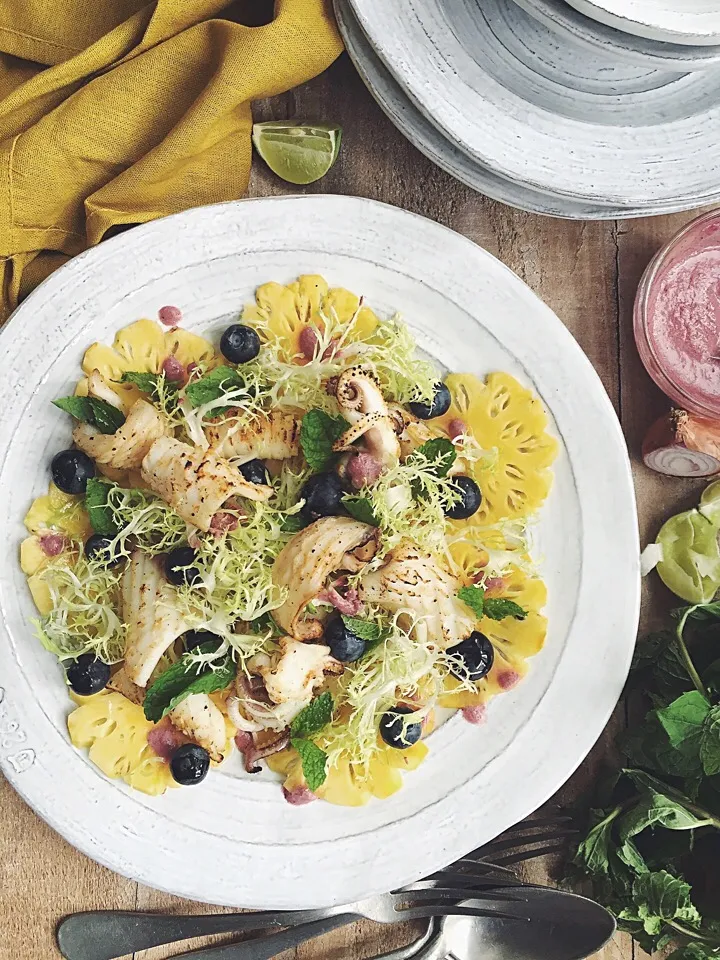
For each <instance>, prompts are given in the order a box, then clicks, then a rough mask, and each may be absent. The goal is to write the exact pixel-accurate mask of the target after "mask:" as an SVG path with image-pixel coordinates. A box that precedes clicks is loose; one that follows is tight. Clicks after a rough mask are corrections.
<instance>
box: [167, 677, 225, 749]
mask: <svg viewBox="0 0 720 960" xmlns="http://www.w3.org/2000/svg"><path fill="white" fill-rule="evenodd" d="M168 718H169V720H170V722H171V723H172V725H173V726H174V727H177V729H178V730H180V731H181V733H184V734H185V736H186V737H190V739H191V740H192V741H193V742H194V743H197V744H199V745H200V746H201V747H205V749H206V750H207V752H208V753H209V754H210V759H211V760H215V761H216V762H217V763H220V762H221V761H222V760H223V759H224V755H225V747H226V744H227V732H226V729H225V717H224V716H223V713H222V711H221V710H220V709H219V708H218V707H217V706H216V705H215V704H214V703H213V702H212V700H211V699H210V697H209V696H208V695H207V694H206V693H192V694H190V696H189V697H186V698H185V699H184V700H182V701H181V702H180V703H179V704H178V705H177V706H176V707H175V709H174V710H171V711H170V713H169V714H168Z"/></svg>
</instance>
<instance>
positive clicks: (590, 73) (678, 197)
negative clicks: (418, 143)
mask: <svg viewBox="0 0 720 960" xmlns="http://www.w3.org/2000/svg"><path fill="white" fill-rule="evenodd" d="M350 5H351V7H352V9H353V12H354V13H355V14H356V16H357V19H358V21H359V23H360V25H361V26H362V29H363V31H364V32H365V34H366V35H367V36H368V38H369V40H370V42H371V43H372V45H373V47H374V49H375V51H376V53H377V54H378V55H379V56H380V58H381V59H382V60H383V62H384V63H385V66H386V67H387V68H388V69H390V71H391V72H392V73H393V75H394V76H395V78H396V79H397V80H398V82H399V83H400V84H401V86H402V87H403V88H404V90H405V92H406V93H407V94H408V95H409V96H410V98H411V99H412V100H413V101H414V102H415V103H416V104H417V106H418V107H419V108H420V110H421V111H422V112H423V113H424V114H425V116H426V117H427V118H428V119H429V120H431V122H433V123H434V124H435V125H436V126H437V127H438V128H439V129H440V130H441V131H442V133H443V134H444V135H445V137H446V138H447V139H448V140H450V141H451V142H452V143H454V144H456V145H457V146H458V147H459V148H460V149H461V150H463V151H464V152H466V153H468V154H469V155H470V156H471V157H472V158H473V159H475V160H477V161H479V162H480V163H482V164H484V165H485V166H486V167H490V168H491V169H492V170H494V171H495V172H496V173H498V174H500V175H501V176H503V177H505V178H507V179H510V180H513V181H515V182H519V183H524V184H526V185H527V186H531V187H532V188H534V189H536V190H541V191H545V192H549V193H551V194H554V195H562V196H566V197H570V198H572V199H574V200H576V201H577V200H591V201H593V202H600V203H602V204H606V205H611V206H615V205H617V206H632V207H638V206H648V207H649V206H650V205H652V204H654V203H658V202H661V203H666V202H672V203H677V204H678V205H683V206H687V205H688V204H690V205H693V204H700V203H702V202H706V200H707V198H708V197H710V196H712V197H713V198H714V197H717V195H718V190H719V189H720V177H719V175H718V170H720V73H719V72H717V71H704V72H700V73H695V74H688V75H684V76H683V75H667V74H664V73H663V74H660V75H658V74H657V72H655V71H653V70H652V69H650V68H648V67H645V68H638V67H635V68H634V69H635V70H640V73H639V74H638V73H636V74H633V73H632V70H633V68H632V67H631V65H629V64H626V63H624V64H623V65H620V64H619V63H617V62H615V61H613V60H612V58H610V59H609V58H608V56H607V55H606V54H602V53H600V52H598V53H597V55H596V56H595V57H593V56H591V55H590V54H589V52H588V50H587V48H585V47H584V46H582V45H578V44H577V43H572V42H570V41H568V42H563V41H562V40H561V39H559V38H558V36H557V35H556V34H554V33H552V31H550V30H548V29H546V28H544V27H543V26H542V25H541V24H539V23H538V22H537V21H534V20H533V19H532V18H530V17H528V16H524V20H523V19H522V18H523V14H522V12H521V11H520V10H518V8H517V7H515V6H514V5H513V4H508V3H506V2H501V0H455V2H453V3H449V2H446V0H407V3H405V4H403V6H402V8H401V7H399V6H397V5H392V4H387V3H386V2H385V0H350ZM626 70H629V71H630V73H629V74H628V73H626V72H624V71H626ZM642 70H644V71H645V73H644V75H643V73H642Z"/></svg>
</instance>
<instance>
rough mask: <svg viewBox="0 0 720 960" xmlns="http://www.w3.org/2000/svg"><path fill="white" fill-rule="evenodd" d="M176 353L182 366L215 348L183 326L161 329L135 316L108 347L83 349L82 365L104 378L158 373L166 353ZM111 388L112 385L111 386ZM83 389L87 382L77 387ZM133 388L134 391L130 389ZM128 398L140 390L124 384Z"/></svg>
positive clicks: (206, 357)
mask: <svg viewBox="0 0 720 960" xmlns="http://www.w3.org/2000/svg"><path fill="white" fill-rule="evenodd" d="M169 356H176V357H177V359H178V360H179V361H180V363H182V364H183V366H187V365H188V364H190V363H198V364H200V363H203V364H209V363H212V362H213V360H214V359H215V351H214V349H213V346H212V344H211V343H209V342H208V341H207V340H205V339H204V338H203V337H198V336H197V335H196V334H194V333H189V332H188V331H187V330H177V329H176V330H167V331H166V330H164V329H163V328H162V327H161V326H160V324H159V323H155V321H154V320H136V321H135V322H134V323H131V324H130V325H129V326H127V327H123V328H122V330H119V331H118V332H117V334H116V335H115V340H114V342H113V345H112V347H109V346H107V344H104V343H94V344H92V346H91V347H88V349H87V350H86V351H85V356H84V357H83V362H82V368H83V372H84V373H85V375H86V376H90V374H91V373H92V372H93V370H98V371H99V372H100V374H101V375H102V376H103V377H104V378H105V379H106V380H108V381H118V380H121V379H122V375H123V373H126V372H127V371H130V370H132V371H135V372H137V373H159V372H160V369H161V367H162V364H163V361H164V360H165V358H166V357H169ZM113 389H116V387H115V386H113ZM83 390H84V391H85V392H87V385H86V384H85V385H84V386H83V385H82V381H81V384H80V385H79V386H78V391H80V392H81V395H82V391H83ZM133 391H135V393H133ZM127 393H128V398H130V397H131V396H135V399H137V397H138V396H140V395H141V394H139V393H137V388H135V387H133V386H132V385H128V390H127Z"/></svg>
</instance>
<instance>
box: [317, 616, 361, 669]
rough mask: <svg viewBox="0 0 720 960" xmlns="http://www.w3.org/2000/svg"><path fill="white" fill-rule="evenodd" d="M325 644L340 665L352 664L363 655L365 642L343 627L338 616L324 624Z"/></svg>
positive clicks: (343, 624)
mask: <svg viewBox="0 0 720 960" xmlns="http://www.w3.org/2000/svg"><path fill="white" fill-rule="evenodd" d="M325 643H326V644H327V645H328V646H329V647H330V652H331V653H332V655H333V656H334V657H335V659H336V660H339V661H340V663H352V662H353V661H354V660H359V659H360V657H361V656H362V655H363V654H364V653H365V641H364V640H363V639H362V637H358V636H357V635H356V634H354V633H353V632H352V630H349V629H348V628H347V627H346V626H345V623H344V621H343V618H342V617H341V616H340V615H338V616H333V617H331V618H330V619H329V620H328V622H327V623H326V624H325Z"/></svg>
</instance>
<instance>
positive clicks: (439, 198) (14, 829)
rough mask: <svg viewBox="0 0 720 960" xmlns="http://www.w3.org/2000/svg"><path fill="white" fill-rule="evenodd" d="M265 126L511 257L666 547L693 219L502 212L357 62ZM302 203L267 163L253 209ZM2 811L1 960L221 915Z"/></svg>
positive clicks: (277, 109)
mask: <svg viewBox="0 0 720 960" xmlns="http://www.w3.org/2000/svg"><path fill="white" fill-rule="evenodd" d="M257 117H258V118H259V119H286V118H295V117H297V118H301V119H305V120H320V121H334V122H339V123H341V124H342V125H343V128H344V131H345V133H344V145H343V149H342V151H341V154H340V158H339V160H338V162H337V163H336V165H335V167H334V168H333V169H332V170H331V171H330V173H329V174H328V175H327V177H325V178H324V179H323V180H322V181H321V182H320V183H317V184H314V185H312V186H310V187H308V188H306V190H307V192H329V193H346V194H356V195H360V196H366V197H372V198H374V199H377V200H382V201H384V202H386V203H392V204H396V205H398V206H402V207H405V208H407V209H409V210H412V211H415V212H417V213H420V214H422V215H424V216H427V217H430V218H432V219H434V220H437V221H439V222H440V223H443V224H446V225H447V226H449V227H452V228H453V229H454V230H457V231H459V232H461V233H464V234H466V235H467V236H468V237H471V238H472V239H473V240H475V241H476V242H477V243H479V244H481V245H482V246H484V247H486V248H487V249H488V250H489V251H490V252H491V253H493V254H495V255H496V256H498V257H499V258H500V259H501V260H503V261H504V262H505V263H506V264H507V265H508V266H509V267H510V268H511V269H513V270H514V271H515V272H516V273H518V274H519V275H520V276H521V277H522V278H523V279H524V280H525V281H526V282H527V283H528V284H529V285H530V287H532V289H533V290H534V291H535V292H536V293H537V294H538V296H540V297H541V298H542V299H543V300H545V301H546V302H547V303H548V304H549V305H550V306H551V307H552V309H553V310H555V312H556V313H557V314H558V316H559V317H560V318H561V319H562V321H563V322H564V323H565V324H566V325H567V327H568V329H569V330H570V331H571V332H572V334H573V335H574V337H575V338H576V340H577V341H578V343H579V344H580V346H581V347H582V348H583V350H584V351H585V352H586V353H587V355H588V356H589V357H590V359H591V361H592V362H593V364H594V366H595V369H596V370H597V372H598V374H599V375H600V377H601V379H602V381H603V383H604V385H605V387H606V389H607V391H608V394H609V396H610V399H611V400H612V402H613V404H614V405H615V408H616V410H617V411H618V413H619V414H620V416H621V418H622V423H623V427H624V430H625V435H626V437H627V440H628V444H629V449H630V453H631V457H632V461H633V471H634V476H635V483H636V490H637V495H638V507H639V517H640V529H641V535H642V538H643V540H646V539H647V538H648V537H653V536H654V534H655V532H656V531H657V528H658V527H659V525H660V523H661V522H662V520H663V519H664V518H665V517H667V516H668V515H669V514H671V513H673V512H674V511H676V510H677V509H680V508H682V507H684V506H685V505H686V504H690V503H693V502H694V501H695V499H696V497H697V489H698V485H697V484H694V483H691V482H682V481H668V480H666V479H663V478H661V477H658V476H657V475H655V474H651V473H650V472H649V471H647V470H646V469H645V468H644V467H643V466H642V464H641V462H640V461H639V459H638V451H639V447H640V443H641V440H642V436H643V434H644V432H645V430H646V429H647V427H648V425H649V424H650V423H651V422H652V420H653V419H654V418H655V417H656V416H658V415H659V413H660V412H662V410H663V409H665V406H666V401H665V400H664V399H663V398H662V397H661V395H660V394H659V392H658V391H657V390H656V389H655V388H654V386H653V385H652V383H651V382H650V381H649V379H648V377H647V375H646V374H645V372H644V370H643V368H642V366H641V364H640V361H639V359H638V357H637V353H636V351H635V347H634V342H633V335H632V303H633V298H634V294H635V289H636V287H637V283H638V280H639V278H640V275H641V273H642V270H643V269H644V267H645V265H646V264H647V262H648V260H649V259H650V258H651V256H652V255H653V253H654V252H655V250H656V249H657V248H658V247H660V246H661V245H662V244H663V243H664V242H665V241H666V240H667V239H668V238H669V237H670V236H671V235H672V233H673V232H674V231H675V230H676V229H677V228H678V227H679V226H680V225H681V224H682V223H684V222H686V221H687V220H688V219H689V218H690V216H691V215H690V214H684V215H679V216H675V217H661V218H657V219H653V220H639V221H632V222H624V223H620V224H618V223H613V222H606V223H574V222H568V221H562V220H552V219H548V218H542V217H537V216H533V215H530V214H526V213H522V212H520V211H516V210H513V209H511V208H509V207H505V206H502V205H500V204H497V203H494V202H493V201H490V200H488V199H486V198H485V197H482V196H479V195H478V194H475V193H473V192H472V191H471V190H469V189H468V188H466V187H464V186H463V185H461V184H459V183H457V182H455V181H454V180H452V179H451V178H450V177H449V176H448V175H447V174H445V173H443V172H442V171H440V170H438V169H437V168H436V167H434V166H433V165H432V164H431V163H430V162H429V161H427V160H426V159H425V158H424V157H423V156H422V155H421V154H419V153H418V152H417V151H416V150H415V149H414V148H413V147H412V146H411V145H410V144H409V143H408V142H406V141H405V140H404V139H403V138H402V137H401V136H400V135H399V134H398V133H397V132H396V131H395V129H394V128H393V127H392V126H391V124H390V123H389V122H388V121H387V120H386V119H385V117H384V116H383V114H382V113H381V112H380V110H379V109H378V108H377V107H376V105H375V103H374V102H373V100H372V99H371V98H370V96H369V95H368V94H367V92H366V91H365V89H364V87H363V86H362V83H361V82H360V80H359V78H358V77H357V75H356V74H355V72H354V71H353V69H352V67H351V66H350V64H349V61H348V60H347V58H345V57H343V58H341V60H340V61H338V63H337V64H335V66H334V67H332V68H331V69H330V70H329V71H328V72H327V73H326V74H325V75H324V76H322V77H319V78H318V79H317V80H315V81H314V82H312V83H310V84H307V85H305V86H303V87H301V88H299V89H297V90H294V91H293V92H292V93H289V94H286V95H285V96H282V97H278V98H275V99H273V100H271V101H263V102H261V103H258V104H257ZM297 189H298V188H294V187H292V186H290V185H288V184H284V183H282V182H281V181H279V180H278V179H277V178H276V177H274V175H273V174H271V173H270V172H269V171H268V170H267V168H265V167H264V166H263V165H262V164H261V163H256V165H255V168H254V170H253V176H252V181H251V186H250V194H251V195H252V196H266V195H272V194H280V193H294V192H297ZM599 508H602V505H599ZM646 600H647V603H646V604H645V610H646V611H657V610H660V611H662V610H664V608H665V607H666V605H667V603H668V598H667V595H666V593H665V592H664V591H663V590H662V588H661V587H660V586H659V585H657V584H656V583H655V584H653V586H652V587H650V588H648V595H647V597H646ZM643 619H644V622H645V624H650V622H651V621H652V619H653V618H652V616H651V615H650V614H649V613H646V614H645V615H644V618H643ZM623 723H624V713H623V711H622V710H620V711H618V712H617V713H616V716H615V718H614V719H613V721H612V723H611V724H610V726H609V727H608V730H607V731H606V733H605V734H604V735H603V737H602V738H601V740H600V742H599V743H598V745H597V746H596V748H595V750H594V751H593V753H592V754H591V756H590V757H589V758H588V759H587V760H586V761H585V763H584V764H583V765H582V767H581V768H580V769H579V770H578V771H577V773H576V774H575V776H574V777H573V778H572V779H571V780H570V782H569V783H568V784H566V785H565V787H563V789H562V790H561V791H560V794H559V797H558V799H559V800H560V801H561V802H562V801H566V800H567V799H569V798H571V797H574V796H576V795H578V794H579V793H581V792H582V791H583V790H585V789H586V788H587V787H588V785H589V784H591V783H592V782H593V780H594V779H595V777H596V776H597V773H598V770H599V768H600V766H601V765H602V763H603V761H604V760H605V759H606V758H607V757H608V756H609V755H610V753H611V751H612V742H613V738H614V736H615V734H616V733H617V731H618V730H619V729H620V728H621V727H622V725H623ZM49 789H50V786H49ZM0 805H1V806H0V808H1V809H2V813H3V817H2V826H1V827H0V906H1V909H0V960H49V958H53V957H59V953H58V952H57V950H56V948H55V946H54V941H53V931H54V927H55V924H56V923H57V921H58V920H59V918H60V917H61V916H62V915H63V914H66V913H69V912H73V911H77V910H85V909H92V908H98V907H103V908H113V909H134V908H137V909H141V910H153V911H154V910H163V911H165V910H167V911H174V912H186V911H187V912H195V911H198V912H204V911H207V910H208V909H212V908H208V907H206V906H203V905H201V904H193V903H189V902H187V901H183V900H180V899H178V898H175V897H170V896H167V895H166V894H161V893H158V892H156V891H153V890H149V889H147V888H145V887H141V886H138V885H137V884H135V883H131V882H130V881H127V880H124V879H122V878H120V877H118V876H116V875H114V874H112V873H110V872H109V871H107V870H105V869H104V868H102V867H100V866H97V865H96V864H94V863H93V862H91V861H90V860H87V859H86V858H85V857H83V856H82V855H81V854H79V853H77V852H76V851H75V850H73V849H72V848H71V847H69V846H68V845H67V844H66V843H65V842H64V841H63V840H61V839H60V837H58V836H57V835H56V834H54V833H53V832H52V831H51V830H50V829H49V828H48V827H47V826H46V825H45V824H44V823H42V822H41V821H40V820H39V819H38V818H37V817H36V816H35V815H34V814H33V813H32V812H31V811H30V810H29V809H28V808H27V807H26V806H25V804H24V803H23V802H22V800H20V798H19V797H17V796H16V795H15V794H14V793H13V792H12V790H11V789H10V787H9V786H8V785H7V783H6V782H5V781H0ZM556 866H557V865H556V864H553V863H548V864H534V865H533V866H532V868H528V873H527V875H528V876H530V877H532V878H533V879H534V880H539V881H541V882H542V881H545V880H547V879H548V878H550V879H552V877H553V871H554V869H555V868H556ZM221 869H222V864H218V870H221ZM414 935H416V933H415V929H412V928H408V927H401V926H398V927H393V928H390V927H384V926H376V925H374V924H370V923H360V924H355V925H353V926H351V927H347V928H345V929H343V930H339V931H336V932H335V933H334V934H331V935H328V936H326V937H324V938H322V939H319V940H317V941H314V942H313V943H311V944H307V945H305V946H304V947H302V948H299V949H298V950H296V951H289V952H288V953H286V954H283V960H290V958H295V960H341V958H343V960H360V958H364V957H367V956H374V955H376V954H378V953H381V952H383V951H386V950H390V949H394V948H395V947H397V946H399V945H402V944H404V943H407V942H409V941H410V940H411V939H412V937H413V936H414ZM193 945H194V944H193ZM187 946H188V944H184V945H183V948H184V947H187ZM179 949H180V948H177V947H176V948H173V949H171V950H155V951H147V952H144V953H142V954H138V955H137V960H155V958H157V960H159V958H160V957H167V956H171V955H174V954H176V953H178V951H179ZM599 956H600V957H601V958H602V960H632V958H633V949H632V945H631V942H630V940H629V938H627V937H624V936H618V937H617V938H616V939H615V940H614V941H613V943H612V944H611V945H609V946H608V947H607V948H606V949H605V950H604V951H603V952H602V954H600V955H599ZM636 956H637V957H638V958H639V956H640V955H639V954H636Z"/></svg>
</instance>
